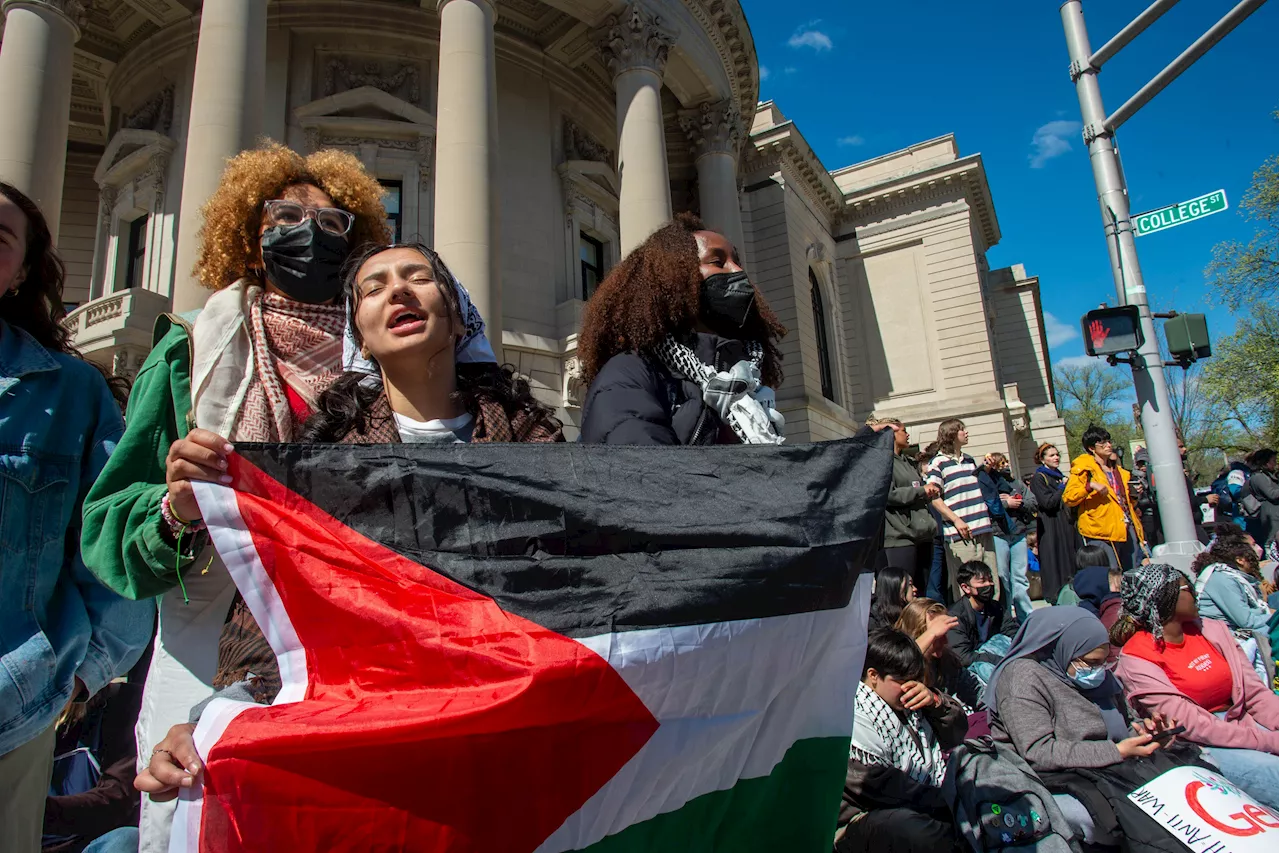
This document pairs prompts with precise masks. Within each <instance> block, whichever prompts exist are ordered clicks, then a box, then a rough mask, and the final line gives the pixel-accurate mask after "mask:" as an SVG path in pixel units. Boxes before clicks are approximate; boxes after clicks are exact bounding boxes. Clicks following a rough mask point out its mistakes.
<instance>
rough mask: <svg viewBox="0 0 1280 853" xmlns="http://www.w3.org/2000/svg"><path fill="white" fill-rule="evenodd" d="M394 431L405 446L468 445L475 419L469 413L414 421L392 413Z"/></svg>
mask: <svg viewBox="0 0 1280 853" xmlns="http://www.w3.org/2000/svg"><path fill="white" fill-rule="evenodd" d="M392 415H393V416H394V417H395V419H396V429H397V430H399V431H400V440H401V441H402V442H404V443H405V444H470V443H471V431H472V430H473V429H474V428H475V419H474V418H473V417H471V413H470V412H463V413H462V414H461V415H458V417H456V418H437V419H436V420H431V421H415V420H414V419H413V418H410V417H406V416H404V415H400V414H396V413H394V412H393V413H392Z"/></svg>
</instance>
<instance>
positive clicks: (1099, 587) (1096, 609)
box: [1071, 566, 1120, 616]
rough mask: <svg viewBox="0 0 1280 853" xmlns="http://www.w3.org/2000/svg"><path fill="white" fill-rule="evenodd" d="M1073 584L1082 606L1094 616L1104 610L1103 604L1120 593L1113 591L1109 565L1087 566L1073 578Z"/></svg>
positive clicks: (1117, 596)
mask: <svg viewBox="0 0 1280 853" xmlns="http://www.w3.org/2000/svg"><path fill="white" fill-rule="evenodd" d="M1071 586H1072V588H1073V589H1074V590H1075V591H1076V595H1078V596H1080V606H1081V607H1083V608H1084V609H1085V610H1088V611H1089V612H1090V613H1092V614H1093V615H1094V616H1097V615H1098V614H1099V613H1101V612H1102V604H1103V602H1105V601H1108V600H1109V599H1112V598H1119V597H1120V593H1118V592H1112V591H1111V569H1110V567H1108V566H1085V567H1084V568H1083V569H1081V570H1080V571H1078V572H1076V576H1075V577H1074V578H1072V579H1071Z"/></svg>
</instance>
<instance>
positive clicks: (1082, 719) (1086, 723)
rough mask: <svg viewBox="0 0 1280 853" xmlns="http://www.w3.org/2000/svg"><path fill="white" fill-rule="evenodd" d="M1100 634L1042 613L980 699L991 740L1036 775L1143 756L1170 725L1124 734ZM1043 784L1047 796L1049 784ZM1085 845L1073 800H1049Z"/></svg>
mask: <svg viewBox="0 0 1280 853" xmlns="http://www.w3.org/2000/svg"><path fill="white" fill-rule="evenodd" d="M1106 660H1107V631H1106V629H1105V628H1103V627H1102V623H1101V622H1100V621H1098V617H1096V616H1094V615H1093V614H1092V613H1089V612H1088V611H1087V610H1084V609H1083V608H1079V607H1046V608H1043V609H1041V610H1037V611H1036V612H1034V613H1032V614H1031V618H1029V619H1028V620H1027V621H1026V623H1025V624H1024V625H1023V626H1022V628H1021V630H1019V631H1018V635H1017V637H1015V638H1014V641H1013V647H1012V648H1011V649H1010V650H1009V654H1008V656H1007V657H1006V658H1005V659H1004V661H1003V662H1002V663H1001V664H1000V666H998V667H997V668H996V670H995V672H994V673H993V674H992V676H991V679H990V681H989V683H988V684H987V689H986V692H985V693H984V695H983V705H984V706H985V707H986V708H987V709H988V710H989V711H990V714H991V731H992V735H993V737H995V739H996V740H998V741H1002V742H1005V743H1010V744H1012V745H1013V747H1014V748H1015V749H1016V750H1017V751H1018V754H1019V755H1020V756H1022V758H1023V759H1024V760H1025V761H1026V762H1027V763H1028V764H1030V765H1031V767H1032V769H1033V770H1035V771H1036V772H1037V773H1040V774H1041V776H1042V778H1044V774H1046V773H1050V772H1057V771H1071V770H1074V769H1078V768H1082V769H1093V768H1104V767H1108V766H1110V765H1113V764H1118V763H1120V762H1122V761H1125V760H1126V759H1131V758H1136V757H1139V756H1146V755H1150V754H1151V753H1153V752H1155V751H1156V750H1157V749H1159V748H1160V743H1158V742H1157V741H1155V740H1153V738H1152V736H1153V735H1154V734H1157V733H1159V732H1160V731H1162V730H1164V729H1165V728H1166V727H1171V726H1172V725H1173V723H1172V721H1171V720H1168V719H1167V718H1164V717H1160V716H1158V715H1153V717H1152V718H1151V719H1149V720H1144V721H1139V722H1137V723H1135V724H1134V726H1133V727H1132V728H1131V726H1130V719H1129V716H1128V711H1127V706H1126V705H1125V702H1124V696H1123V695H1122V693H1121V686H1120V683H1119V682H1118V681H1117V680H1116V678H1115V677H1114V676H1113V675H1112V674H1111V673H1110V672H1108V671H1107V669H1106ZM1046 784H1048V787H1049V789H1050V790H1055V786H1054V785H1053V784H1049V782H1048V780H1047V779H1046ZM1055 799H1056V800H1058V803H1059V806H1060V807H1061V808H1062V810H1063V813H1064V814H1065V815H1066V817H1067V819H1068V820H1069V821H1070V822H1071V823H1072V824H1073V827H1074V828H1076V830H1077V831H1078V832H1079V833H1080V834H1081V835H1082V836H1083V838H1084V840H1085V841H1086V842H1088V843H1095V842H1097V843H1106V841H1107V840H1108V839H1103V838H1097V837H1095V835H1094V819H1093V815H1092V814H1091V812H1090V810H1089V809H1086V808H1085V807H1084V806H1083V805H1082V804H1081V803H1080V802H1078V801H1076V798H1074V797H1055Z"/></svg>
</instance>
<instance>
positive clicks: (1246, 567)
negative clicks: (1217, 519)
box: [1191, 523, 1276, 684]
mask: <svg viewBox="0 0 1280 853" xmlns="http://www.w3.org/2000/svg"><path fill="white" fill-rule="evenodd" d="M1218 531H1219V532H1218V533H1217V534H1216V535H1215V536H1214V538H1213V539H1212V540H1211V541H1210V542H1209V549H1208V550H1207V551H1204V552H1202V553H1200V554H1197V555H1196V558H1195V559H1194V560H1192V561H1191V571H1192V574H1193V575H1194V576H1195V579H1196V585H1195V590H1196V606H1197V608H1198V609H1199V611H1200V615H1201V616H1203V617H1204V618H1206V619H1217V620H1220V621H1221V622H1224V623H1225V624H1226V625H1227V627H1228V628H1230V629H1231V630H1232V631H1234V632H1235V634H1236V640H1237V642H1238V643H1239V644H1240V647H1241V649H1243V650H1244V652H1245V657H1247V658H1249V659H1250V661H1251V662H1252V664H1253V668H1254V669H1255V670H1257V671H1258V675H1259V676H1260V677H1261V678H1262V680H1263V682H1265V683H1267V684H1270V683H1271V680H1272V679H1273V678H1274V677H1275V664H1274V655H1275V652H1276V649H1275V648H1274V647H1273V646H1272V644H1271V631H1272V629H1273V628H1274V627H1275V625H1276V612H1275V611H1273V610H1272V609H1271V608H1270V607H1269V606H1267V596H1268V595H1270V594H1271V593H1272V592H1274V591H1275V587H1274V586H1273V585H1272V584H1270V583H1268V582H1267V581H1265V580H1263V577H1262V573H1261V571H1260V570H1259V563H1258V556H1257V552H1256V550H1255V548H1256V546H1255V544H1254V542H1253V540H1252V539H1251V538H1250V536H1249V534H1247V533H1242V532H1240V531H1239V530H1237V529H1236V527H1235V525H1232V524H1228V523H1223V524H1220V525H1218Z"/></svg>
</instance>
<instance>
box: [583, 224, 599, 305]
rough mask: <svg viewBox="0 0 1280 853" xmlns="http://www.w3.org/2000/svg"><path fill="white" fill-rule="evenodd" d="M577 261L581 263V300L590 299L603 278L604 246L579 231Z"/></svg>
mask: <svg viewBox="0 0 1280 853" xmlns="http://www.w3.org/2000/svg"><path fill="white" fill-rule="evenodd" d="M578 260H579V261H581V263H582V298H583V299H590V298H591V294H593V293H595V290H596V287H598V286H599V284H600V281H601V280H602V279H603V278H604V244H603V243H601V242H600V241H599V240H595V239H592V238H591V237H588V236H587V235H586V234H584V233H583V232H581V231H579V232H578Z"/></svg>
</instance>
